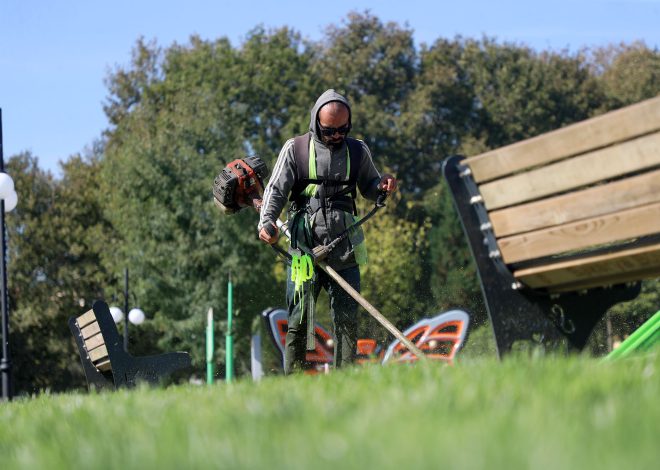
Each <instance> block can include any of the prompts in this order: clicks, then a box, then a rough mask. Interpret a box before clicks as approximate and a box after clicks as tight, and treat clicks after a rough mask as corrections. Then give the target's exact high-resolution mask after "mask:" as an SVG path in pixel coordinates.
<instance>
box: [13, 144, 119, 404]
mask: <svg viewBox="0 0 660 470" xmlns="http://www.w3.org/2000/svg"><path fill="white" fill-rule="evenodd" d="M98 165H99V161H98V160H97V159H94V158H82V157H80V156H73V157H72V158H70V159H69V160H68V161H67V162H66V163H64V164H63V165H62V170H63V177H62V179H61V180H55V179H54V178H53V176H52V175H51V174H50V173H47V172H44V171H42V170H40V169H39V167H38V162H37V159H36V157H34V156H32V155H31V154H29V153H24V154H20V155H17V156H14V157H12V158H11V159H10V160H9V163H8V171H9V173H10V174H11V175H12V176H13V177H14V179H15V181H16V189H17V191H18V193H19V205H18V206H17V208H16V209H15V212H12V213H10V214H8V216H7V219H6V220H7V230H8V237H9V243H8V246H9V265H8V278H9V295H10V308H11V321H12V324H11V333H12V336H11V342H12V349H13V351H14V354H13V356H12V358H13V363H14V371H15V386H16V388H17V390H18V391H19V392H28V393H32V392H36V391H38V390H40V389H43V388H52V389H55V390H63V389H67V388H71V387H74V386H80V385H83V383H84V375H83V373H82V369H81V367H80V359H79V357H78V351H77V348H76V347H75V344H74V342H73V338H72V337H71V334H70V332H69V331H68V328H67V327H66V324H67V320H68V318H69V317H70V316H77V315H80V314H82V313H83V312H85V311H86V310H88V309H90V308H91V305H92V303H93V301H94V300H95V299H97V298H103V297H104V289H105V288H106V287H107V285H108V283H109V276H108V275H107V273H106V272H105V271H104V270H103V266H102V262H101V258H102V253H103V251H104V246H105V245H106V244H107V243H108V242H109V240H110V239H111V238H112V236H113V231H112V227H110V226H109V224H108V222H107V220H105V219H104V218H103V215H102V211H101V207H100V205H99V199H98V195H99V194H98V186H99V185H98V171H97V170H98Z"/></svg>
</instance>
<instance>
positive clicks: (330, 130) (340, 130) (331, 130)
mask: <svg viewBox="0 0 660 470" xmlns="http://www.w3.org/2000/svg"><path fill="white" fill-rule="evenodd" d="M318 124H319V129H320V130H321V134H323V135H324V136H325V137H330V136H333V135H335V133H337V134H341V135H346V134H348V131H350V130H351V125H350V124H345V125H343V126H341V127H323V126H322V125H321V123H320V122H319V123H318Z"/></svg>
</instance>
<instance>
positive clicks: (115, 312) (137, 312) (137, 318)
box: [110, 268, 146, 352]
mask: <svg viewBox="0 0 660 470" xmlns="http://www.w3.org/2000/svg"><path fill="white" fill-rule="evenodd" d="M124 312H128V315H124ZM110 313H111V314H112V318H113V320H114V321H115V323H119V322H121V321H122V320H123V321H124V351H126V352H128V322H129V321H130V322H131V323H133V324H134V325H140V324H141V323H142V322H144V320H145V318H146V316H145V314H144V312H143V311H142V310H141V309H139V308H137V307H136V308H133V309H131V310H130V311H129V310H128V268H126V269H124V311H123V312H122V310H121V309H120V308H119V307H110Z"/></svg>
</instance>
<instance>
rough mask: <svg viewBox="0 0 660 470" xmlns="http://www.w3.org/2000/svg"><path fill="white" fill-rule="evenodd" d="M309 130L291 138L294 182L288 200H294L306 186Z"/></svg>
mask: <svg viewBox="0 0 660 470" xmlns="http://www.w3.org/2000/svg"><path fill="white" fill-rule="evenodd" d="M310 137H311V136H310V134H309V132H308V133H307V134H303V135H299V136H297V137H294V138H293V157H294V161H295V162H296V182H295V183H293V188H291V196H290V197H289V200H290V201H295V200H296V199H298V197H299V196H300V195H301V194H302V192H303V191H304V190H305V188H306V187H307V180H309V140H310Z"/></svg>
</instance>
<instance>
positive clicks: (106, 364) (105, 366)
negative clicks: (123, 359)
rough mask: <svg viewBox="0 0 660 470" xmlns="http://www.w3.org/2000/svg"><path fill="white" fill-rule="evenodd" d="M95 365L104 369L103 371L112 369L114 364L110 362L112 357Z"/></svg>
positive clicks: (101, 369) (99, 368)
mask: <svg viewBox="0 0 660 470" xmlns="http://www.w3.org/2000/svg"><path fill="white" fill-rule="evenodd" d="M94 366H96V368H97V369H98V370H100V371H102V372H105V371H108V370H112V365H111V364H110V359H106V360H104V361H101V362H97V363H95V364H94Z"/></svg>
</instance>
